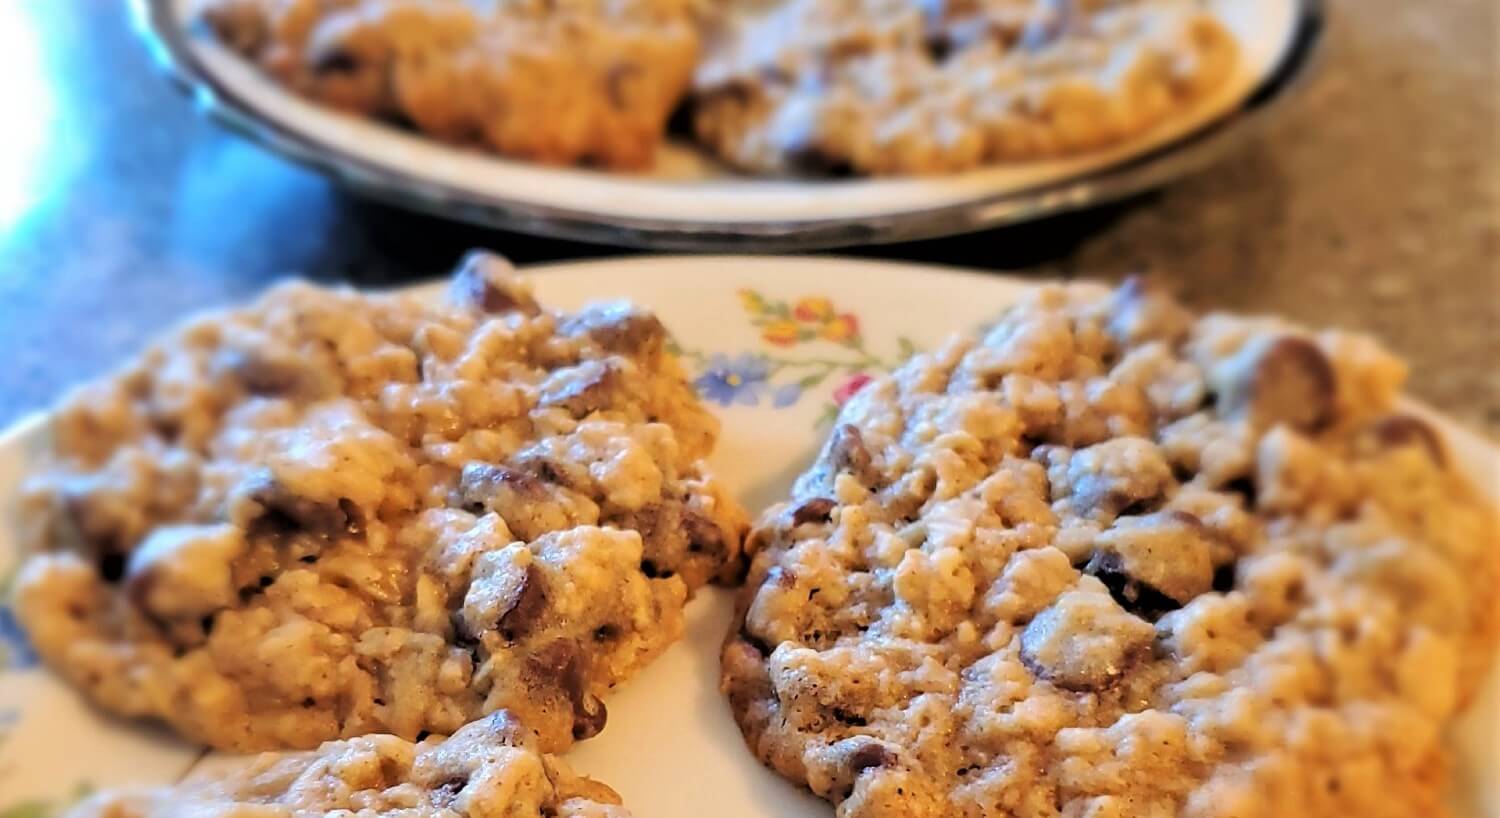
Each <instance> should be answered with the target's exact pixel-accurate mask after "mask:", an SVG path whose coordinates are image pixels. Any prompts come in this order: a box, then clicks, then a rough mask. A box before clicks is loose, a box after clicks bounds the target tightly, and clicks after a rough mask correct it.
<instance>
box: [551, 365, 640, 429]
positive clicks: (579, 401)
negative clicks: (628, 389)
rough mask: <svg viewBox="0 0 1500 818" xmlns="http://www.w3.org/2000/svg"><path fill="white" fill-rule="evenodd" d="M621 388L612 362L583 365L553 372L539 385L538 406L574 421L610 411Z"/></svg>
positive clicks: (617, 368) (620, 375)
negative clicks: (558, 409)
mask: <svg viewBox="0 0 1500 818" xmlns="http://www.w3.org/2000/svg"><path fill="white" fill-rule="evenodd" d="M622 386H623V377H622V373H621V371H620V368H619V364H617V363H615V362H614V361H584V362H583V363H581V364H578V365H577V366H573V367H568V368H566V369H558V370H554V371H553V372H552V373H551V374H550V375H549V376H548V377H547V380H546V381H544V382H543V383H542V387H541V394H540V395H539V396H538V397H537V404H538V405H539V406H555V407H561V408H562V409H565V410H567V412H568V414H570V415H572V416H573V417H575V418H584V417H587V416H588V415H591V414H593V413H594V412H598V411H600V410H602V409H607V408H609V406H610V405H612V404H613V403H614V402H615V397H616V395H617V394H619V391H620V389H621V387H622Z"/></svg>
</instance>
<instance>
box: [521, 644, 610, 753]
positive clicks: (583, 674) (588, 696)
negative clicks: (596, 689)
mask: <svg viewBox="0 0 1500 818" xmlns="http://www.w3.org/2000/svg"><path fill="white" fill-rule="evenodd" d="M529 663H530V666H531V668H532V671H533V673H534V675H535V676H537V677H538V678H539V679H540V680H541V681H542V682H543V683H546V684H550V685H554V686H556V687H558V688H560V689H561V690H562V691H563V692H564V693H565V694H566V695H567V697H568V700H569V701H570V702H571V703H572V708H573V738H575V739H577V740H580V741H582V740H583V739H586V738H591V737H593V736H596V735H598V734H599V731H601V730H603V729H604V724H605V722H606V721H607V720H608V718H609V712H608V710H607V709H606V708H605V706H604V702H603V701H600V699H599V698H598V697H597V696H595V695H594V694H593V693H591V692H589V689H588V666H587V658H586V655H585V654H584V652H583V651H582V650H580V649H579V647H578V644H577V643H576V642H573V641H571V640H567V639H559V640H557V641H555V642H552V643H550V644H548V645H546V646H545V647H543V648H542V649H541V650H539V651H537V652H536V653H535V654H533V655H532V656H531V658H530V660H529Z"/></svg>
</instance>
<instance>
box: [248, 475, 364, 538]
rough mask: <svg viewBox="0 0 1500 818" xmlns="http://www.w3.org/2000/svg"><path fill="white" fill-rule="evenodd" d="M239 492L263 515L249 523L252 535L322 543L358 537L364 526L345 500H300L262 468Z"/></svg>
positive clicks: (350, 503)
mask: <svg viewBox="0 0 1500 818" xmlns="http://www.w3.org/2000/svg"><path fill="white" fill-rule="evenodd" d="M239 491H241V492H244V494H245V495H246V496H247V497H248V498H249V499H250V500H251V501H253V502H254V503H256V504H257V505H259V506H260V507H261V509H262V513H261V514H260V515H259V516H258V517H257V518H256V519H255V520H254V521H253V522H252V523H251V529H252V533H254V534H261V535H267V534H269V535H272V536H285V535H288V534H293V533H305V534H310V535H313V536H314V537H317V538H319V539H322V540H331V539H334V538H337V537H340V536H344V535H346V534H358V533H359V532H360V531H361V530H362V529H363V526H364V520H363V515H362V514H361V513H360V510H359V507H358V506H356V505H355V504H354V502H353V501H351V500H348V499H347V498H341V499H339V500H338V501H336V502H333V503H328V502H323V501H321V500H314V499H311V498H308V497H302V496H300V495H298V494H297V493H295V492H293V491H292V490H291V489H289V488H287V486H286V485H285V484H284V483H282V482H281V481H279V480H277V479H276V477H275V476H274V475H273V474H272V473H271V471H270V470H269V469H262V470H260V471H259V472H257V473H256V474H254V475H251V476H250V477H249V478H248V479H246V481H245V482H244V483H243V484H242V485H241V487H240V489H239Z"/></svg>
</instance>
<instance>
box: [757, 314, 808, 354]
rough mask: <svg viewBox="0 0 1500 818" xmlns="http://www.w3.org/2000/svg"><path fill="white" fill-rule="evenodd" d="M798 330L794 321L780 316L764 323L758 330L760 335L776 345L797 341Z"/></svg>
mask: <svg viewBox="0 0 1500 818" xmlns="http://www.w3.org/2000/svg"><path fill="white" fill-rule="evenodd" d="M800 332H801V330H800V329H798V327H797V322H796V321H790V320H787V319H785V318H782V319H779V320H776V321H772V322H770V323H769V324H766V325H765V327H763V328H762V329H761V331H760V337H762V338H764V339H766V340H767V341H770V342H771V343H773V344H775V345H776V346H779V347H786V346H791V345H792V344H795V343H797V336H798V333H800Z"/></svg>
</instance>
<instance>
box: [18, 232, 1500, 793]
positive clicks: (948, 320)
mask: <svg viewBox="0 0 1500 818" xmlns="http://www.w3.org/2000/svg"><path fill="white" fill-rule="evenodd" d="M535 282H536V284H537V289H538V291H539V292H540V294H541V296H542V297H543V298H544V299H545V300H546V301H547V302H548V303H551V304H556V305H558V306H562V307H577V306H579V305H582V304H584V303H586V302H588V301H591V300H595V299H600V298H609V297H623V298H629V299H632V300H635V301H638V302H640V303H642V304H647V305H650V306H651V307H652V308H653V309H655V310H656V311H657V313H658V314H660V315H661V317H662V319H663V320H664V321H665V322H666V323H667V325H668V326H669V327H670V328H671V330H672V332H673V333H674V335H675V337H676V338H677V339H678V341H679V343H680V344H681V345H682V347H683V348H684V350H685V352H686V353H687V354H688V362H689V365H690V366H691V367H692V368H693V370H694V372H695V374H696V373H701V372H702V371H703V368H704V366H712V365H715V363H716V356H720V355H722V356H724V357H725V359H726V360H727V361H728V362H729V364H731V365H735V366H740V368H741V369H742V370H744V369H745V367H744V366H742V365H743V364H744V363H745V361H743V360H741V356H748V357H749V358H752V359H760V358H764V359H766V360H769V361H771V362H773V363H774V364H779V365H778V366H775V367H773V370H774V371H773V374H772V375H771V376H770V377H769V378H768V379H767V380H766V381H758V380H757V379H756V378H755V377H754V374H755V373H754V371H748V374H749V375H751V377H750V378H749V380H750V381H751V382H752V385H751V387H750V388H749V389H748V390H745V391H741V392H739V393H737V394H733V395H731V394H729V393H728V392H721V393H720V394H721V395H722V396H723V397H726V398H732V399H734V400H735V405H733V406H731V407H728V408H725V407H718V408H719V409H720V410H721V415H722V417H723V419H724V421H725V423H724V434H723V440H722V442H721V443H720V446H719V448H718V451H717V452H716V453H715V456H714V458H713V460H714V466H715V467H716V469H717V470H718V472H719V473H720V474H721V475H722V476H723V477H724V479H725V480H726V481H727V482H728V483H729V484H730V485H732V486H735V487H737V490H738V492H739V494H740V497H741V499H742V500H743V501H744V502H745V503H746V505H748V506H750V507H751V508H752V509H754V508H759V507H762V506H764V505H766V504H768V503H771V502H774V501H776V500H777V499H779V498H781V497H782V496H784V494H785V493H786V491H787V489H788V487H789V486H790V483H791V480H792V478H793V476H794V475H796V474H797V473H798V472H799V471H800V470H801V469H802V468H803V467H804V466H805V465H806V463H807V461H808V460H809V459H810V458H811V457H812V455H813V453H814V451H815V449H816V447H817V445H818V443H819V440H820V437H821V432H820V431H819V430H818V429H817V428H815V427H816V426H817V424H818V420H819V418H820V416H822V414H823V412H824V411H825V409H826V407H827V406H829V405H830V404H831V400H832V396H833V394H834V392H835V390H836V389H837V387H838V386H840V385H842V384H844V383H846V382H847V381H848V379H849V377H850V376H851V375H852V374H853V373H855V372H874V371H877V370H880V369H883V368H884V367H885V366H887V365H889V364H891V363H892V362H894V361H895V360H896V358H897V357H899V356H900V355H901V354H902V350H903V345H902V342H901V341H900V339H901V338H906V339H909V341H910V343H912V344H915V345H916V346H918V347H926V348H931V347H933V346H935V345H936V344H938V343H939V342H940V341H941V340H942V339H943V337H944V336H945V335H946V334H947V333H948V332H949V331H950V330H951V329H963V328H969V327H972V326H975V325H977V324H979V323H981V322H983V321H984V320H986V319H988V318H990V317H992V316H994V315H995V314H996V313H997V312H998V311H999V310H1000V309H1001V308H1002V307H1003V306H1005V305H1006V304H1008V303H1011V302H1012V301H1014V300H1015V299H1016V298H1017V297H1018V296H1020V295H1021V294H1022V293H1024V292H1025V291H1026V290H1028V289H1029V288H1030V287H1032V286H1034V284H1032V283H1026V282H1022V281H1018V280H1016V279H1010V278H1005V277H1000V276H991V275H983V274H974V273H965V272H959V271H952V270H944V269H938V268H931V267H918V266H912V265H897V264H882V263H872V262H863V261H845V260H835V259H785V260H757V259H746V258H696V259H681V258H679V259H649V258H638V259H629V260H623V261H602V262H590V263H584V264H566V265H556V266H548V267H545V268H537V270H536V276H535ZM742 290H748V291H752V292H754V293H756V294H759V295H760V296H762V297H764V298H765V299H768V300H770V301H772V302H786V303H789V304H795V302H796V301H797V300H798V299H801V298H804V297H808V296H825V297H828V298H830V299H831V300H832V302H833V304H834V306H835V308H836V310H837V312H838V313H839V314H847V315H850V316H854V317H855V318H856V319H857V321H858V326H859V328H860V329H861V335H860V338H861V339H863V343H861V344H847V345H846V344H837V343H832V342H829V341H825V340H812V341H802V342H798V343H795V344H793V345H791V346H776V345H773V344H770V343H768V342H767V341H765V340H763V338H762V337H761V332H762V330H761V329H760V328H757V327H755V326H753V325H752V324H751V322H750V315H749V313H748V312H747V310H746V307H745V306H744V302H743V299H744V298H745V296H743V295H742V294H741V291H742ZM820 373H827V377H826V378H825V380H824V381H823V382H822V383H820V384H819V385H817V386H813V387H810V388H808V389H806V390H804V391H803V392H802V393H801V394H799V395H796V396H795V400H793V399H792V398H793V397H794V396H793V394H792V392H793V390H791V389H788V388H787V384H789V383H793V382H795V381H797V380H800V379H804V378H810V377H812V376H815V375H817V374H820ZM752 399H753V400H752ZM778 403H786V404H788V405H785V406H778V405H777V404H778ZM1435 420H1437V422H1438V423H1439V425H1440V426H1441V427H1442V428H1443V429H1444V431H1445V433H1446V434H1447V435H1448V440H1449V444H1450V448H1451V450H1452V451H1453V452H1454V453H1455V454H1456V455H1457V456H1458V459H1459V461H1460V463H1461V464H1462V466H1463V468H1464V469H1465V470H1467V471H1468V472H1470V473H1471V474H1473V476H1474V479H1475V480H1477V481H1478V482H1479V483H1480V484H1481V485H1482V486H1483V487H1484V488H1485V490H1486V491H1488V492H1490V493H1491V495H1494V494H1495V493H1496V492H1497V491H1500V488H1497V485H1496V484H1497V477H1500V453H1497V452H1496V450H1495V449H1493V448H1492V447H1491V446H1490V445H1489V444H1488V443H1486V442H1485V441H1483V440H1482V439H1480V438H1478V437H1476V436H1474V435H1472V434H1470V433H1468V432H1466V431H1464V430H1463V429H1460V428H1458V427H1456V426H1453V425H1451V424H1449V423H1446V422H1444V421H1442V420H1441V419H1437V418H1435ZM44 436H45V429H44V424H43V423H42V422H41V421H40V420H37V421H33V422H31V423H26V424H22V425H21V426H19V427H17V428H16V429H14V430H13V431H12V432H10V433H9V434H7V435H6V436H4V437H3V438H0V506H3V507H5V508H6V509H7V512H6V513H7V515H8V514H9V513H10V512H9V507H10V506H11V504H12V502H13V499H14V495H15V488H16V485H17V482H18V480H19V479H20V476H21V474H22V472H23V471H24V470H25V468H26V466H27V464H28V463H29V462H32V461H33V460H34V459H35V458H36V457H37V455H38V454H39V452H40V448H41V445H42V443H43V442H44ZM16 548H17V544H16V542H15V536H14V532H13V531H12V530H11V528H10V527H9V526H6V527H0V576H4V575H5V574H6V573H8V568H9V567H10V566H13V565H14V562H15V558H16ZM689 614H690V616H689V620H690V624H689V636H688V639H687V640H686V641H685V642H683V643H681V644H679V645H677V646H675V647H673V648H672V649H671V650H669V651H668V652H667V653H666V655H664V656H663V657H662V658H661V659H660V660H659V661H657V662H656V663H655V664H654V665H652V666H651V667H650V668H648V669H647V670H646V671H645V672H644V673H642V674H641V675H640V676H639V677H638V678H637V679H635V680H634V681H632V682H630V683H629V684H627V685H625V686H624V687H623V688H622V689H621V690H620V691H619V692H618V693H617V694H615V695H614V697H613V698H612V699H611V700H610V702H609V712H610V721H609V726H608V727H607V728H606V729H605V731H604V732H603V733H602V734H601V735H600V736H599V737H598V738H596V739H592V740H590V741H587V742H584V743H582V744H580V745H579V746H578V747H577V748H575V749H574V750H573V751H572V752H571V753H570V754H569V758H570V759H571V761H572V762H573V763H574V764H575V765H576V766H577V768H578V769H579V770H580V771H582V772H585V773H587V774H589V775H592V776H595V777H597V778H599V779H601V780H603V781H605V782H606V783H608V784H609V785H610V786H612V787H614V788H615V789H617V790H619V791H620V793H621V794H622V795H623V796H624V797H625V801H626V803H627V804H628V805H629V806H630V807H631V808H632V809H633V810H635V814H637V815H640V816H643V818H700V816H705V815H712V816H715V818H830V816H832V814H833V811H832V808H831V807H830V806H828V805H827V804H825V803H823V802H822V801H819V800H816V799H814V798H813V797H812V796H810V795H805V794H803V793H802V792H801V791H799V790H798V789H797V788H796V787H794V786H792V785H791V784H789V783H786V782H784V781H782V780H781V779H780V778H777V777H776V776H775V775H773V774H772V773H770V772H768V771H767V770H765V769H764V768H762V767H761V766H760V765H759V764H758V763H757V762H756V761H755V760H754V759H753V758H752V757H751V756H750V754H749V753H748V752H747V751H746V750H745V749H744V746H743V745H742V743H741V741H740V736H739V732H738V730H737V729H736V727H735V726H734V723H733V721H732V720H731V718H730V715H729V709H728V707H727V705H726V704H725V703H724V700H723V699H722V698H721V697H720V695H719V692H718V689H717V680H718V648H719V642H720V640H721V638H722V637H723V634H724V630H725V627H726V623H727V622H728V619H729V615H730V600H729V595H728V594H727V593H726V592H723V591H709V592H706V593H704V594H703V595H702V596H701V597H700V598H699V599H698V600H696V601H695V602H694V603H693V604H692V606H691V608H690V612H689ZM4 622H5V620H4V619H0V634H3V633H4V631H5V627H4ZM12 635H14V633H12ZM3 642H4V639H3V636H0V644H3ZM21 664H22V665H25V664H26V663H25V662H22V663H21ZM1497 681H1500V680H1497V679H1496V678H1494V677H1493V676H1492V678H1491V683H1490V685H1489V686H1488V688H1487V689H1486V692H1485V694H1484V696H1483V698H1482V700H1481V702H1480V704H1479V706H1478V707H1477V708H1476V709H1475V710H1473V711H1471V712H1470V713H1469V714H1468V715H1467V716H1466V718H1465V720H1464V721H1463V723H1462V724H1461V725H1460V728H1459V729H1458V730H1456V731H1455V733H1454V736H1453V747H1454V748H1455V750H1456V753H1457V756H1458V758H1459V762H1460V769H1459V777H1458V781H1457V783H1456V786H1455V790H1454V797H1455V802H1456V803H1457V804H1459V805H1460V806H1459V814H1460V815H1467V816H1478V815H1481V814H1484V815H1497V814H1500V767H1497V757H1496V752H1495V748H1496V740H1497V735H1500V733H1497V723H1496V712H1497V710H1496V702H1497V698H1500V696H1497V693H1500V690H1497V688H1500V683H1497ZM198 756H199V753H198V751H197V748H194V747H191V746H189V745H187V744H186V743H183V742H180V741H177V740H174V739H171V738H169V737H166V736H164V735H163V734H162V733H161V732H160V731H156V730H152V729H147V728H143V727H140V726H136V725H129V724H124V723H121V722H118V721H114V720H111V719H107V718H104V717H102V716H100V715H98V714H96V713H94V712H92V711H90V710H89V709H87V708H86V707H84V706H83V705H82V704H81V703H80V701H79V700H78V698H77V697H76V696H75V695H74V694H73V693H72V692H71V691H70V690H68V689H66V688H65V687H64V686H63V685H62V684H61V683H60V682H58V681H56V680H54V679H53V678H51V677H50V676H49V675H47V674H46V673H45V672H44V671H42V670H41V669H39V668H36V667H34V666H31V667H26V666H22V667H13V668H11V669H10V670H8V671H0V816H14V817H15V818H19V816H21V815H27V816H39V815H47V814H49V813H47V812H46V811H43V812H38V813H22V812H16V811H15V810H17V809H18V807H19V806H20V805H21V803H22V802H27V801H34V802H36V803H37V805H39V806H41V807H46V806H47V805H48V804H61V803H63V802H64V801H66V800H67V799H68V798H69V797H71V795H72V794H73V793H75V792H77V791H79V790H80V789H82V788H85V787H86V786H100V785H106V784H118V783H122V782H139V783H155V782H167V781H171V780H174V779H175V778H176V777H178V776H179V775H181V774H182V773H183V772H185V771H186V770H187V769H188V768H189V767H190V766H192V765H193V764H195V763H198V762H197V759H198ZM206 763H234V759H233V758H230V759H228V760H223V759H211V760H210V761H208V762H206ZM1481 805H1483V806H1481ZM7 809H9V810H12V811H11V812H7Z"/></svg>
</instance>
